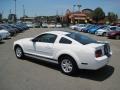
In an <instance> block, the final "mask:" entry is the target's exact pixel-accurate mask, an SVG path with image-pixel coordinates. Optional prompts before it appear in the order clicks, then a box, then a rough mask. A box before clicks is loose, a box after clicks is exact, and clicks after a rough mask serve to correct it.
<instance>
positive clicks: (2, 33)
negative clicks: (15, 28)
mask: <svg viewBox="0 0 120 90" xmlns="http://www.w3.org/2000/svg"><path fill="white" fill-rule="evenodd" d="M0 37H1V38H2V39H6V38H8V37H10V33H9V32H8V31H6V30H4V29H1V30H0Z"/></svg>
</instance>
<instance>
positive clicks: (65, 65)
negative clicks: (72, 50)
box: [60, 56, 78, 75]
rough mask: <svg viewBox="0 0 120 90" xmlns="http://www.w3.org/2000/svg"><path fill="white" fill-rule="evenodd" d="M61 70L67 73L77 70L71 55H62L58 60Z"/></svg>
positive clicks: (71, 73) (73, 72)
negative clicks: (59, 60)
mask: <svg viewBox="0 0 120 90" xmlns="http://www.w3.org/2000/svg"><path fill="white" fill-rule="evenodd" d="M60 68H61V71H62V72H63V73H64V74H67V75H73V74H75V72H76V71H77V69H78V68H77V64H76V62H75V61H74V60H73V59H72V58H71V57H68V56H67V57H63V58H61V62H60Z"/></svg>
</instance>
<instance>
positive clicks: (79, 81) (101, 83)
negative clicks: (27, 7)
mask: <svg viewBox="0 0 120 90" xmlns="http://www.w3.org/2000/svg"><path fill="white" fill-rule="evenodd" d="M49 30H65V31H70V29H68V28H61V29H60V28H58V29H55V28H50V29H49V28H44V29H42V28H40V29H39V28H38V29H37V28H36V29H34V28H33V29H30V30H28V31H25V32H24V33H20V34H18V35H16V36H15V37H12V38H11V39H7V40H4V41H3V42H0V90H119V89H120V57H119V55H120V40H114V39H107V38H106V37H101V36H95V35H90V34H86V35H88V36H90V37H92V38H95V39H96V40H104V41H105V40H107V41H109V42H110V44H111V49H112V51H113V56H112V57H111V60H110V62H109V64H108V65H107V66H106V67H104V68H102V69H100V70H97V71H90V70H80V71H79V72H78V73H77V75H75V76H67V75H64V74H62V73H61V72H60V71H59V68H58V67H57V65H55V64H51V63H47V62H42V61H38V60H36V59H31V58H26V59H25V60H19V59H17V58H16V56H15V54H14V51H13V49H12V48H13V42H14V41H15V40H18V39H21V38H26V37H33V36H36V35H38V34H40V33H42V32H45V31H49ZM82 34H84V33H82Z"/></svg>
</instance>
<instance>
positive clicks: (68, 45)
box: [13, 31, 112, 75]
mask: <svg viewBox="0 0 120 90" xmlns="http://www.w3.org/2000/svg"><path fill="white" fill-rule="evenodd" d="M13 47H14V51H15V55H16V57H17V58H19V59H20V58H24V57H25V56H29V57H34V58H37V59H40V60H44V61H48V62H52V63H56V64H58V65H59V67H60V68H61V71H62V72H63V73H65V74H67V75H71V74H74V73H75V71H76V70H77V69H90V70H98V69H99V68H102V67H104V66H105V65H106V64H108V62H109V58H110V56H111V55H112V52H111V49H110V45H109V43H107V42H98V41H96V40H93V39H91V38H89V37H87V36H85V35H82V34H80V33H77V32H64V31H49V32H44V33H42V34H40V35H38V36H36V37H33V38H25V39H20V40H17V41H15V42H14V45H13Z"/></svg>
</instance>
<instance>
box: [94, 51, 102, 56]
mask: <svg viewBox="0 0 120 90" xmlns="http://www.w3.org/2000/svg"><path fill="white" fill-rule="evenodd" d="M95 56H96V58H98V57H101V56H102V50H97V51H95Z"/></svg>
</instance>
